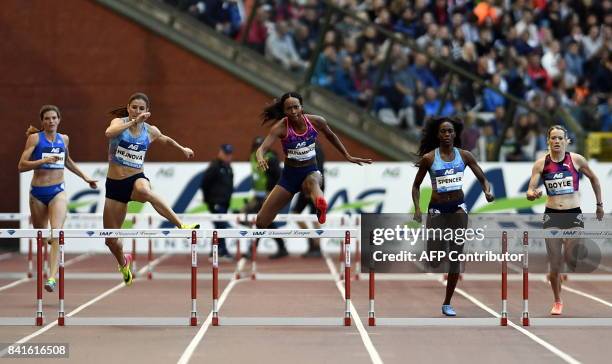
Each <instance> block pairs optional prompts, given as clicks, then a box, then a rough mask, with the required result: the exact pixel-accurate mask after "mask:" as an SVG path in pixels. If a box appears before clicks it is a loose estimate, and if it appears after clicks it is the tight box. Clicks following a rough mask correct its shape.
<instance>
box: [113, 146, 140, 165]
mask: <svg viewBox="0 0 612 364" xmlns="http://www.w3.org/2000/svg"><path fill="white" fill-rule="evenodd" d="M146 154H147V146H146V145H144V144H138V143H130V142H127V141H125V140H120V141H119V145H117V150H116V151H115V158H116V159H117V161H118V162H119V164H122V165H124V166H128V167H132V168H142V166H143V164H144V160H145V155H146Z"/></svg>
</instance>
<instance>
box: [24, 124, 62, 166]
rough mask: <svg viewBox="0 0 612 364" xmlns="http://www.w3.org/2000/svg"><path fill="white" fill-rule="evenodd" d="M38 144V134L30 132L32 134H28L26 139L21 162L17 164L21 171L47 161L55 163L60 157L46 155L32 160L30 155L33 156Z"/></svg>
mask: <svg viewBox="0 0 612 364" xmlns="http://www.w3.org/2000/svg"><path fill="white" fill-rule="evenodd" d="M36 144H38V134H30V136H28V140H27V141H26V145H25V148H24V150H23V153H21V158H19V163H18V164H17V169H18V170H19V172H20V173H22V172H27V171H31V170H33V169H36V168H38V167H40V166H42V165H43V164H45V163H55V162H56V161H57V160H59V158H58V157H46V158H42V159H39V160H35V161H31V160H30V157H31V156H32V152H33V151H34V148H36Z"/></svg>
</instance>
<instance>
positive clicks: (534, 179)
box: [527, 158, 544, 201]
mask: <svg viewBox="0 0 612 364" xmlns="http://www.w3.org/2000/svg"><path fill="white" fill-rule="evenodd" d="M543 169H544V158H540V159H538V160H537V161H536V162H535V163H534V164H533V168H532V169H531V179H530V180H529V187H527V199H528V200H529V201H533V200H535V199H537V198H540V197H541V196H542V191H541V190H538V181H539V180H540V175H541V174H542V170H543Z"/></svg>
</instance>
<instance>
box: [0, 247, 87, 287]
mask: <svg viewBox="0 0 612 364" xmlns="http://www.w3.org/2000/svg"><path fill="white" fill-rule="evenodd" d="M89 256H91V254H81V255H79V256H76V257H74V258H72V259H69V260H67V261H66V263H65V264H64V265H65V266H69V265H70V264H73V263H76V262H78V261H81V260H83V259H85V258H88V257H89ZM29 280H31V278H28V277H25V278H21V279H20V280H18V281H15V282H12V283H9V284H7V285H5V286H2V287H0V292H2V291H4V290H6V289H9V288H11V287H15V286H18V285H20V284H22V283H25V282H27V281H29Z"/></svg>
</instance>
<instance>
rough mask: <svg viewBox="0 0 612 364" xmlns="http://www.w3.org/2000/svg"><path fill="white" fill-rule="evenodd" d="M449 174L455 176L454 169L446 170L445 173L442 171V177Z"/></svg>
mask: <svg viewBox="0 0 612 364" xmlns="http://www.w3.org/2000/svg"><path fill="white" fill-rule="evenodd" d="M449 174H455V169H454V168H450V169H447V170H446V171H444V175H445V176H448V175H449Z"/></svg>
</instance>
